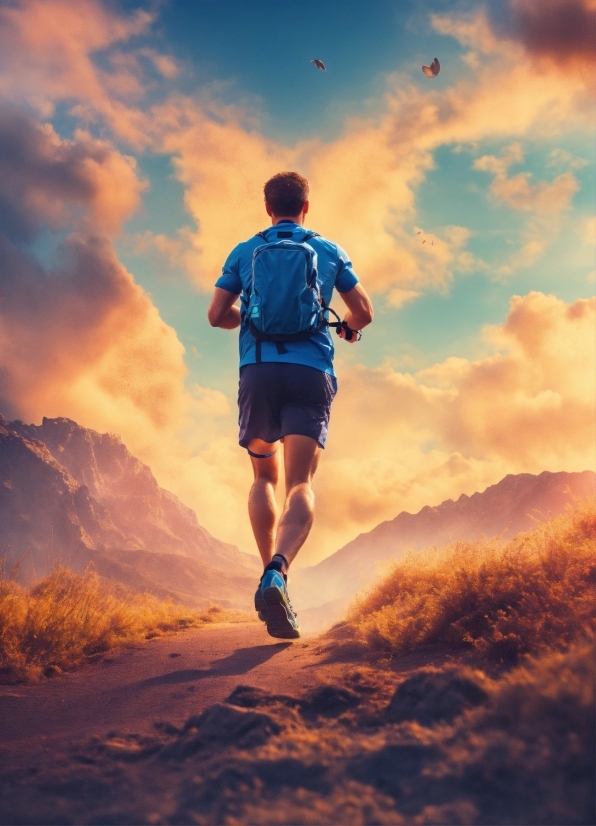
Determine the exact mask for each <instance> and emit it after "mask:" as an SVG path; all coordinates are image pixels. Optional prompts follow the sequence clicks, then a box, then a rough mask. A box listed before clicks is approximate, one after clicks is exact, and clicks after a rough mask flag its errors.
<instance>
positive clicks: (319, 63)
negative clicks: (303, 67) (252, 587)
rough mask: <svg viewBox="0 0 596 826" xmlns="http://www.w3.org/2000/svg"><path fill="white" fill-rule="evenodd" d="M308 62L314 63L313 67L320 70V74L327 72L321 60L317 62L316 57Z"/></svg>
mask: <svg viewBox="0 0 596 826" xmlns="http://www.w3.org/2000/svg"><path fill="white" fill-rule="evenodd" d="M310 62H311V63H314V64H315V66H316V67H317V69H321V71H322V72H326V71H327V69H326V68H325V64H324V63H323V61H322V60H319V58H318V57H315V58H314V60H311V61H310Z"/></svg>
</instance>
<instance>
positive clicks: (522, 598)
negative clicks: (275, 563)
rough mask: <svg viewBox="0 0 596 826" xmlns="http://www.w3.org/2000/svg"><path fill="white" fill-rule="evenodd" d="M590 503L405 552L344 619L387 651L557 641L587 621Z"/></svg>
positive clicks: (594, 546)
mask: <svg viewBox="0 0 596 826" xmlns="http://www.w3.org/2000/svg"><path fill="white" fill-rule="evenodd" d="M595 550H596V507H595V506H594V504H593V503H590V502H587V503H584V504H581V505H579V506H578V507H577V508H576V509H575V510H573V511H570V512H568V513H567V514H564V515H563V516H559V517H557V518H555V519H552V520H551V521H550V522H547V523H545V524H542V525H540V526H539V527H538V528H537V529H536V530H534V531H532V532H530V533H525V534H520V535H519V536H517V537H515V539H513V540H511V541H510V542H507V543H502V542H499V541H490V542H487V541H481V542H475V543H457V544H455V545H452V546H450V547H447V548H443V549H441V550H437V549H433V550H432V551H427V552H425V553H420V554H413V553H412V554H410V555H409V556H408V557H406V558H405V559H403V560H401V561H399V562H397V563H396V564H395V566H394V567H393V569H392V570H391V571H390V572H389V574H388V575H387V576H386V577H385V578H384V579H383V580H382V581H381V582H380V583H378V584H377V586H376V587H374V588H373V589H372V590H371V591H370V592H369V593H367V594H365V595H363V596H361V597H360V598H359V599H358V600H357V601H356V603H355V605H354V606H353V607H352V609H351V612H350V614H349V617H348V622H349V623H350V624H351V625H352V626H353V628H354V629H356V630H357V632H358V633H359V635H361V636H362V637H363V638H364V639H365V640H366V642H367V643H368V644H369V645H372V646H375V647H376V648H378V649H380V650H384V651H386V652H388V653H404V652H408V651H413V650H415V649H417V648H420V647H426V646H434V645H441V644H442V645H448V646H452V647H456V648H461V647H472V648H475V649H477V650H478V651H480V652H482V653H483V654H484V655H485V656H486V658H487V659H490V660H495V661H498V662H508V661H510V662H511V661H515V660H516V659H517V658H518V657H519V656H520V655H522V654H533V653H537V652H539V651H541V650H546V649H548V648H552V647H564V646H565V645H567V644H568V643H569V642H570V641H571V640H573V639H575V638H576V637H577V636H578V635H579V634H580V633H581V632H583V631H584V630H586V629H587V628H589V627H591V624H592V619H593V605H594V602H593V599H594V571H595Z"/></svg>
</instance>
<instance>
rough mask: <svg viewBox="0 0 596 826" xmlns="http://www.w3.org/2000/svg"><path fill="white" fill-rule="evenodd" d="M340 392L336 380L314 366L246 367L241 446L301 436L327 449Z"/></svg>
mask: <svg viewBox="0 0 596 826" xmlns="http://www.w3.org/2000/svg"><path fill="white" fill-rule="evenodd" d="M336 392H337V380H336V379H335V377H334V376H330V375H329V374H328V373H323V372H322V371H321V370H316V369H315V368H314V367H305V366H304V365H302V364H282V363H280V362H276V361H275V362H273V361H265V362H262V363H261V364H246V365H245V366H244V367H242V368H241V369H240V385H239V390H238V408H239V416H238V424H239V425H240V436H239V439H238V441H239V442H240V445H241V446H242V447H248V445H249V444H250V442H251V441H252V440H253V439H262V440H263V441H264V442H270V443H271V442H277V441H278V439H281V438H283V437H284V436H290V435H299V436H310V437H311V438H312V439H314V440H315V441H317V442H318V443H319V444H320V445H321V447H325V441H326V440H327V430H328V427H329V415H330V413H331V402H332V401H333V399H334V397H335V394H336Z"/></svg>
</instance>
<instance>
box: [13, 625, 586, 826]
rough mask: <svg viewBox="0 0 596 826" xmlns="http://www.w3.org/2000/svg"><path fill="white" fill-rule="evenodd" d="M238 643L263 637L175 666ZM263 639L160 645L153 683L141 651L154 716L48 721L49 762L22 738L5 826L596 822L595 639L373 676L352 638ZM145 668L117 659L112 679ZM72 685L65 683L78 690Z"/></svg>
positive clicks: (230, 633)
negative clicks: (503, 663) (512, 659)
mask: <svg viewBox="0 0 596 826" xmlns="http://www.w3.org/2000/svg"><path fill="white" fill-rule="evenodd" d="M338 634H339V637H338ZM201 635H202V636H201ZM235 635H236V636H238V635H240V636H238V640H237V642H238V641H241V642H243V643H244V642H246V641H247V640H249V639H253V638H254V640H253V642H258V643H259V644H258V645H256V646H253V648H254V649H258V653H257V654H255V655H254V656H253V651H252V649H251V647H250V646H244V647H241V648H239V649H237V650H238V651H239V652H240V653H239V654H236V655H235V656H231V657H227V658H221V659H219V660H215V665H214V664H213V660H212V665H211V668H210V669H205V670H201V669H200V668H194V669H190V668H187V667H184V668H180V667H177V666H178V662H179V661H178V659H177V657H176V656H174V657H173V656H172V655H173V654H174V655H179V656H180V657H185V658H186V660H188V657H189V655H190V654H191V652H193V651H195V650H196V646H198V645H200V646H203V649H202V650H203V653H204V655H206V657H207V659H208V658H209V657H210V656H211V657H212V655H213V652H214V650H215V648H216V645H217V642H218V639H219V638H221V646H222V647H223V648H225V646H227V645H229V644H230V642H232V641H233V639H235ZM242 635H244V636H242ZM261 635H262V631H261V629H260V628H256V627H253V626H251V627H250V628H249V629H247V628H244V629H229V628H228V629H223V630H222V629H220V630H218V629H209V630H208V631H199V632H193V633H190V634H189V635H188V636H187V637H186V643H187V647H186V648H184V645H181V643H180V641H179V640H178V641H176V640H170V641H169V642H168V641H166V642H165V643H164V644H163V645H160V644H157V645H155V646H154V647H153V649H152V651H153V654H152V655H151V656H152V658H153V660H154V661H155V660H156V659H159V662H160V665H159V666H158V667H155V668H154V669H153V671H151V672H150V669H149V666H148V664H149V663H150V661H151V659H150V658H149V659H147V655H146V654H145V653H143V652H141V655H140V659H139V658H137V667H136V668H137V671H136V673H137V674H138V671H139V668H141V670H142V671H143V672H145V673H152V674H153V673H154V672H155V676H148V677H146V679H145V681H144V682H145V683H146V684H147V685H145V688H147V689H148V690H149V693H147V691H144V692H141V691H139V694H143V696H144V697H145V699H144V700H143V702H140V706H139V707H140V708H141V709H143V713H142V716H139V718H138V719H135V715H134V708H135V691H134V690H133V691H132V692H131V691H130V685H133V686H134V685H136V683H130V684H129V691H128V693H127V695H126V698H124V695H122V696H123V699H122V701H121V702H120V704H119V703H115V704H114V712H113V713H112V715H111V717H112V719H114V720H116V721H117V722H119V725H116V726H114V727H113V728H111V729H109V730H106V728H105V724H106V722H107V721H108V719H109V717H110V715H108V716H106V714H105V707H104V710H103V716H101V713H102V712H101V709H99V708H98V709H95V708H93V707H92V704H91V703H90V702H89V699H90V697H91V696H92V694H91V695H84V698H83V694H81V695H80V696H81V702H83V699H84V702H85V703H86V705H87V708H88V715H89V718H93V717H94V716H97V715H99V716H100V717H101V723H100V724H99V725H98V726H92V725H90V724H89V725H87V727H86V728H85V726H84V725H82V726H81V727H80V729H79V731H77V730H75V729H74V728H73V730H72V731H69V732H64V731H61V729H60V726H59V725H58V726H54V728H53V729H52V725H51V721H49V720H48V726H47V730H48V732H49V734H48V735H47V736H48V737H49V738H50V739H49V740H47V741H46V742H47V743H50V745H49V746H47V745H46V747H45V750H44V749H43V748H42V744H41V743H40V740H39V738H37V739H36V738H35V737H32V736H31V735H32V732H31V731H28V733H27V732H25V735H26V736H23V737H22V738H19V736H17V735H16V734H15V732H16V730H17V729H16V727H15V726H14V724H13V726H12V728H11V726H10V725H7V726H6V731H7V732H8V737H7V739H6V740H5V739H4V738H3V747H2V750H1V752H0V796H1V798H2V800H3V805H2V808H1V810H0V822H2V823H61V824H62V823H97V824H100V823H101V824H105V823H200V824H212V823H230V824H236V823H242V824H253V823H271V824H277V823H284V824H300V823H313V824H318V823H330V824H332V823H362V824H373V823H470V824H477V823H491V824H493V823H520V824H522V823H523V824H529V823H540V824H547V823H552V824H555V823H556V824H562V823H577V824H585V823H593V822H594V804H593V801H594V759H593V755H594V725H593V716H594V715H593V669H592V658H593V646H592V644H591V643H589V642H588V643H585V644H584V645H583V646H578V647H575V648H574V649H572V650H571V651H570V652H567V654H565V655H563V654H561V655H558V654H557V655H550V657H547V658H545V659H543V660H542V661H540V662H538V663H533V664H530V665H529V666H527V667H524V668H518V669H516V670H514V671H512V672H510V673H509V674H499V673H497V672H495V671H493V672H492V674H490V675H489V674H487V673H485V672H484V671H482V670H481V669H479V668H477V667H475V665H476V666H477V665H478V664H477V663H476V664H474V663H471V662H468V663H465V662H462V661H460V662H457V661H455V660H454V659H453V657H449V655H448V654H447V652H430V653H427V654H426V655H425V657H424V658H423V657H420V656H418V657H410V658H404V659H403V660H402V661H401V662H397V663H396V662H391V663H378V662H377V663H373V662H371V661H370V660H369V661H367V660H366V656H365V654H364V652H362V651H358V649H357V648H355V647H354V646H350V645H349V644H347V643H346V641H342V639H341V631H340V632H336V636H335V638H333V637H327V638H320V639H318V640H316V639H314V640H306V641H302V642H300V643H297V644H296V645H294V646H287V645H284V644H281V645H280V644H278V643H273V644H270V645H264V644H262V643H263V640H262V639H261ZM197 641H198V642H197ZM193 646H194V647H193ZM170 648H172V649H173V650H172V651H170ZM176 648H177V649H178V650H175V649H176ZM265 648H268V649H270V651H268V652H266V651H265ZM193 656H194V654H193ZM132 659H133V660H134V659H135V658H134V657H133V658H132ZM130 662H132V661H131V660H129V664H128V665H127V664H126V662H125V661H124V660H123V661H122V663H116V670H115V671H113V672H112V675H113V676H112V678H111V679H112V681H113V680H114V679H115V680H116V682H117V681H118V680H119V679H120V677H121V675H120V674H119V672H118V669H121V670H122V669H123V671H122V673H125V671H126V669H127V668H128V670H129V671H130V670H131V668H132V666H131V665H130ZM184 665H185V666H186V665H188V662H185V663H184ZM172 666H176V668H174V669H173V670H172ZM94 668H95V669H96V670H95V674H96V676H97V677H100V678H101V674H102V671H101V666H100V665H96V666H90V667H89V668H88V670H87V672H86V673H87V676H85V675H82V676H81V675H78V677H77V678H76V679H75V682H73V684H72V685H73V686H74V689H77V686H78V689H77V690H79V691H82V688H81V686H83V685H87V683H89V685H92V684H93V673H92V672H93V669H94ZM158 672H159V673H158ZM104 673H105V670H104ZM160 675H161V676H160ZM201 675H203V676H202V677H201ZM209 675H211V676H209ZM69 676H70V675H66V676H65V677H60V678H58V680H53V681H51V682H52V683H53V684H54V685H57V684H58V682H59V680H62V681H63V682H62V685H63V686H67V685H68V680H69ZM77 679H78V682H77ZM85 681H87V682H85ZM100 684H101V679H100V680H99V681H98V682H97V685H98V686H99V685H100ZM114 685H116V683H114ZM232 686H233V687H232ZM105 687H106V686H104V688H105ZM191 687H194V690H193V691H189V690H188V689H189V688H191ZM108 688H109V686H108ZM174 688H175V690H176V691H177V692H178V694H180V695H181V696H182V699H181V700H180V701H175V700H173V699H172V698H175V697H176V696H178V695H176V694H175V693H172V689H174ZM203 688H204V691H202V690H201V689H203ZM230 688H231V690H230ZM74 689H73V690H74ZM181 689H184V691H181ZM280 689H281V690H280ZM85 690H86V689H85ZM110 690H111V689H110ZM12 691H13V693H14V687H13V689H12ZM18 691H19V692H23V694H22V695H21V696H22V698H23V702H21V704H20V706H19V703H18V702H17V701H16V700H14V701H13V702H14V706H13V708H16V709H17V711H16V712H15V713H16V714H17V716H18V713H20V712H19V711H18V708H19V707H20V708H21V710H22V711H23V712H26V707H27V702H31V700H27V699H26V697H25V695H28V696H29V697H32V700H33V701H35V700H36V698H35V696H32V695H34V694H35V692H36V691H37V699H38V702H39V701H41V702H42V705H43V702H44V701H43V697H44V696H45V697H46V698H48V697H50V699H49V700H48V699H46V701H45V703H46V712H47V713H48V715H51V714H52V712H53V713H54V715H56V714H59V708H60V706H59V705H58V698H59V696H60V692H59V691H58V690H57V689H55V690H54V692H53V693H51V692H48V691H47V690H45V695H44V693H43V692H44V688H43V687H38V686H31V687H21V688H19V689H18ZM164 692H165V694H164ZM168 692H169V693H168ZM218 692H220V693H221V697H220V698H218ZM75 693H76V691H75ZM8 694H9V692H7V691H5V695H8ZM166 694H167V696H168V697H169V698H170V700H169V701H167V702H165V701H164V700H165V699H167V698H166ZM50 695H51V696H50ZM107 696H108V695H107V694H106V695H104V705H105V698H106V697H107ZM109 696H111V695H109ZM118 696H119V695H118ZM52 697H53V699H51V698H52ZM0 699H1V698H0ZM214 699H215V702H213V700H214ZM4 700H5V701H6V700H7V696H5V697H4ZM206 701H207V702H206ZM62 702H64V697H62ZM97 702H98V705H101V704H102V695H101V692H100V691H99V690H98V691H97ZM127 704H128V705H127ZM108 705H109V703H108ZM125 706H126V709H128V711H126V709H125V710H123V708H124V707H125ZM168 706H169V707H170V708H171V715H170V718H169V719H168V716H167V714H164V711H165V710H166V709H167V708H168ZM7 707H8V706H6V705H5V704H3V703H1V702H0V709H3V710H4V709H6V708H7ZM152 707H153V708H154V709H155V710H156V711H159V712H161V713H160V714H159V718H158V716H157V714H155V715H154V716H153V717H151V714H150V709H151V708H152ZM193 707H194V713H190V714H189V713H188V711H189V710H190V709H192V708H193ZM77 714H79V712H77ZM181 714H182V717H181ZM39 719H41V718H38V722H37V727H38V729H39V728H40V727H43V726H42V724H40V723H39ZM73 719H75V718H73ZM13 722H14V721H13ZM54 722H55V720H54ZM66 722H67V719H66V717H65V718H64V723H66ZM88 723H89V721H88ZM3 725H4V724H3ZM71 725H74V724H73V723H72V721H71ZM21 728H22V729H23V730H24V729H27V725H26V724H23V725H22V726H21ZM11 732H12V734H11ZM59 734H60V736H58V735H59ZM40 736H44V735H41V733H40ZM52 737H53V738H54V739H53V740H52ZM35 743H37V748H35Z"/></svg>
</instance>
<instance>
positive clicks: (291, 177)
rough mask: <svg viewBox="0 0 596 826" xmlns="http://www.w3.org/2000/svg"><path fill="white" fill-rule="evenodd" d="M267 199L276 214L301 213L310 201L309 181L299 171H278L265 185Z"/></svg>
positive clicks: (290, 214) (291, 214) (292, 214)
mask: <svg viewBox="0 0 596 826" xmlns="http://www.w3.org/2000/svg"><path fill="white" fill-rule="evenodd" d="M264 192H265V200H266V201H267V203H268V204H269V206H270V207H271V211H272V212H273V214H274V215H279V216H282V215H289V216H292V217H293V216H294V215H299V214H300V213H301V212H302V207H303V206H304V204H305V203H306V201H308V181H307V180H306V178H303V177H302V175H299V174H298V173H297V172H278V173H277V175H274V176H273V178H269V180H268V181H267V183H266V184H265V187H264Z"/></svg>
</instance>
